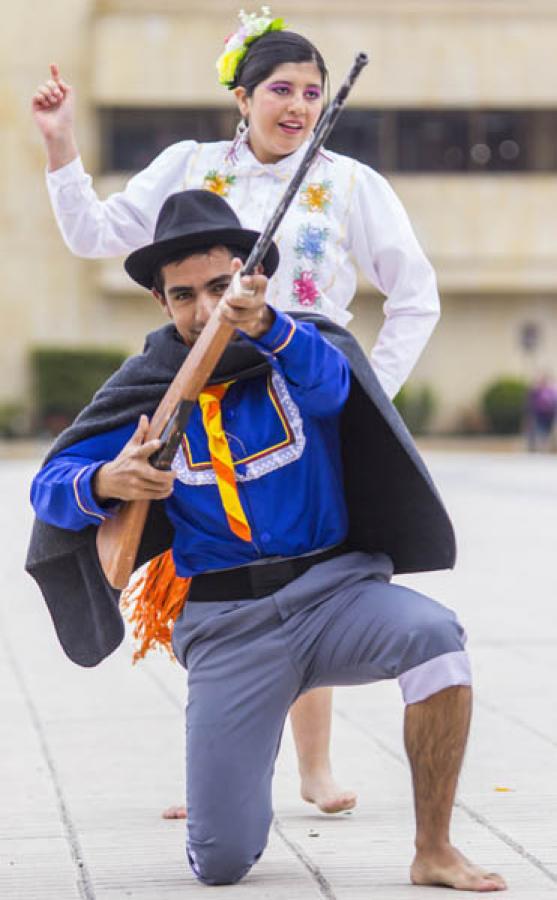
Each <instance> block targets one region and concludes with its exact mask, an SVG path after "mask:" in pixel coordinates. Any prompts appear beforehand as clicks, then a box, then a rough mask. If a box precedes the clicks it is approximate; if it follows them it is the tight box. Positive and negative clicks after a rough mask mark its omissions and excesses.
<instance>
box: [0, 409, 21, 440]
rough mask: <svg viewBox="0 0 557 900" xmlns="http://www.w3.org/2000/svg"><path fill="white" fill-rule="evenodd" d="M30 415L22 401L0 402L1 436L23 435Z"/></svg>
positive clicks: (13, 436) (14, 436)
mask: <svg viewBox="0 0 557 900" xmlns="http://www.w3.org/2000/svg"><path fill="white" fill-rule="evenodd" d="M27 420H28V416H27V413H26V410H25V407H24V406H23V404H22V403H0V438H16V437H23V435H24V434H25V433H26V432H27V430H28V421H27Z"/></svg>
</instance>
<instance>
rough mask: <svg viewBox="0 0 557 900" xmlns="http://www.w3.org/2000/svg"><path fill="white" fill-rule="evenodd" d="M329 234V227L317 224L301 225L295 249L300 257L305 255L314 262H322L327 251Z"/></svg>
mask: <svg viewBox="0 0 557 900" xmlns="http://www.w3.org/2000/svg"><path fill="white" fill-rule="evenodd" d="M328 235H329V230H328V228H318V227H317V226H316V225H301V226H300V228H299V230H298V240H297V241H296V245H295V247H294V250H295V251H296V255H297V256H298V257H300V256H305V257H307V259H311V260H312V261H313V262H321V260H322V259H323V255H324V253H325V244H326V241H327V237H328Z"/></svg>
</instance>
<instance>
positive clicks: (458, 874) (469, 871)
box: [410, 845, 507, 894]
mask: <svg viewBox="0 0 557 900" xmlns="http://www.w3.org/2000/svg"><path fill="white" fill-rule="evenodd" d="M410 880H411V881H412V884H422V885H425V884H430V885H443V886H445V887H452V888H455V889H456V890H458V891H476V892H477V893H482V894H487V893H489V892H490V891H505V890H506V889H507V885H506V883H505V880H504V879H503V878H502V877H501V876H500V875H497V874H496V873H495V872H485V871H484V870H483V869H480V867H479V866H475V865H474V864H473V863H471V862H470V861H469V860H468V859H466V857H465V856H463V855H462V853H460V851H458V850H456V849H455V847H451V846H450V845H449V846H448V847H447V848H445V849H441V850H437V851H430V852H427V851H418V852H417V853H416V856H415V859H414V862H413V863H412V867H411V869H410Z"/></svg>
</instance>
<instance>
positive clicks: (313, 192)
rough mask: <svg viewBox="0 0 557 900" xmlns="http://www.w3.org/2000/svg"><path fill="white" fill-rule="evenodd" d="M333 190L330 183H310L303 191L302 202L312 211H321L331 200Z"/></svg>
mask: <svg viewBox="0 0 557 900" xmlns="http://www.w3.org/2000/svg"><path fill="white" fill-rule="evenodd" d="M331 197H332V194H331V190H330V188H329V185H328V184H327V183H326V182H324V183H323V184H318V183H317V184H308V186H307V188H306V189H305V190H304V191H303V192H302V203H303V204H304V206H307V208H308V209H309V211H310V212H321V211H322V210H323V209H325V208H326V207H327V206H328V205H329V203H330V202H331Z"/></svg>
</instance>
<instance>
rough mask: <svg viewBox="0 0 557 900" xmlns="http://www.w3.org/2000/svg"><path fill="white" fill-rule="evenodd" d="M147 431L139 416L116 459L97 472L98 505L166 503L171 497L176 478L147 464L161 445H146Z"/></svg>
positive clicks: (144, 419) (155, 443) (154, 442)
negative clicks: (121, 501)
mask: <svg viewBox="0 0 557 900" xmlns="http://www.w3.org/2000/svg"><path fill="white" fill-rule="evenodd" d="M148 430H149V419H148V418H147V416H141V418H140V420H139V424H138V426H137V428H136V430H135V432H134V433H133V434H132V436H131V438H130V439H129V441H128V443H127V444H126V445H125V447H123V448H122V450H121V451H120V453H119V454H118V456H117V457H116V458H115V459H113V460H112V462H109V463H105V465H104V466H101V467H100V468H99V469H98V470H97V473H96V475H95V478H94V490H95V494H96V496H97V499H98V500H99V501H100V502H101V504H102V503H103V502H106V501H107V500H165V499H166V498H167V497H170V495H171V494H172V491H173V489H174V479H175V477H176V475H175V473H174V472H172V471H170V472H163V471H160V470H158V469H155V468H153V466H152V465H151V463H150V462H149V457H150V456H151V455H152V454H153V453H154V452H155V450H158V448H159V447H160V443H161V442H160V441H159V440H151V441H147V442H145V438H146V436H147V432H148Z"/></svg>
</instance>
